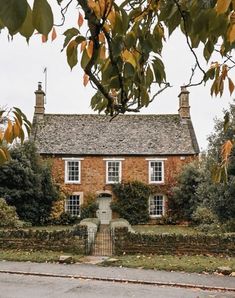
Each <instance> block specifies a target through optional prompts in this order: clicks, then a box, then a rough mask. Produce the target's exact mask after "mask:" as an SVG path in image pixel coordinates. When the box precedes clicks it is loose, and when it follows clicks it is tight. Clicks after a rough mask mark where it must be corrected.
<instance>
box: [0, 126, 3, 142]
mask: <svg viewBox="0 0 235 298" xmlns="http://www.w3.org/2000/svg"><path fill="white" fill-rule="evenodd" d="M3 136H4V135H3V131H2V130H1V128H0V141H2V140H3Z"/></svg>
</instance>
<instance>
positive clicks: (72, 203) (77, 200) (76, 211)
mask: <svg viewBox="0 0 235 298" xmlns="http://www.w3.org/2000/svg"><path fill="white" fill-rule="evenodd" d="M81 203H82V200H81V194H79V193H74V194H72V195H70V196H69V197H68V198H67V200H66V202H65V211H66V212H68V213H69V214H70V215H71V216H80V207H81Z"/></svg>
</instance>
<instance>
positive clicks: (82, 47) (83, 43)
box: [81, 40, 87, 52]
mask: <svg viewBox="0 0 235 298" xmlns="http://www.w3.org/2000/svg"><path fill="white" fill-rule="evenodd" d="M86 45H87V42H86V40H84V41H83V42H82V43H81V52H83V51H84V50H85V48H86Z"/></svg>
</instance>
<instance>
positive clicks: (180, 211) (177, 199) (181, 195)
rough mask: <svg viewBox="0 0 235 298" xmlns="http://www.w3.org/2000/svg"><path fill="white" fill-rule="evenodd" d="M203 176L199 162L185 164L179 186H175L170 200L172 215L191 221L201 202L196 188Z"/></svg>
mask: <svg viewBox="0 0 235 298" xmlns="http://www.w3.org/2000/svg"><path fill="white" fill-rule="evenodd" d="M203 178H204V177H203V172H202V171H201V169H200V167H199V164H198V163H196V162H193V163H190V164H187V165H185V166H184V168H183V169H182V171H181V172H180V174H179V176H178V179H177V186H176V187H174V188H173V195H172V197H171V198H170V199H169V201H168V207H169V210H171V212H170V213H171V216H173V217H174V218H177V219H178V220H186V221H191V219H192V218H191V217H192V214H193V212H194V211H195V210H196V208H197V206H198V205H199V204H200V203H201V201H200V200H201V198H200V197H199V196H197V194H196V190H197V187H198V185H199V184H200V183H201V181H202V180H203Z"/></svg>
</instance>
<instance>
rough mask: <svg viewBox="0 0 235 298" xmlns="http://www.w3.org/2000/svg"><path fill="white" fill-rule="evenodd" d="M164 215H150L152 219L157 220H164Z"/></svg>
mask: <svg viewBox="0 0 235 298" xmlns="http://www.w3.org/2000/svg"><path fill="white" fill-rule="evenodd" d="M163 216H164V214H162V215H149V217H150V219H156V218H162V217H163Z"/></svg>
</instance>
